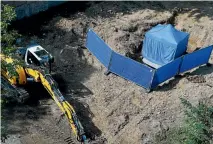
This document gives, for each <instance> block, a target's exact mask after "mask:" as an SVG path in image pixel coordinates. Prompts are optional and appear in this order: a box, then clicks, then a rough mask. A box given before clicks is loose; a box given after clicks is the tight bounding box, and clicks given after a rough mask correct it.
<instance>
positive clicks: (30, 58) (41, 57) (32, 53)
mask: <svg viewBox="0 0 213 144" xmlns="http://www.w3.org/2000/svg"><path fill="white" fill-rule="evenodd" d="M24 60H25V63H26V65H31V64H34V65H36V66H41V65H44V66H45V64H46V63H53V62H54V58H53V56H52V55H51V54H50V53H49V52H47V51H46V50H45V49H44V48H42V47H41V46H40V45H33V46H30V47H28V48H27V50H26V53H25V58H24Z"/></svg>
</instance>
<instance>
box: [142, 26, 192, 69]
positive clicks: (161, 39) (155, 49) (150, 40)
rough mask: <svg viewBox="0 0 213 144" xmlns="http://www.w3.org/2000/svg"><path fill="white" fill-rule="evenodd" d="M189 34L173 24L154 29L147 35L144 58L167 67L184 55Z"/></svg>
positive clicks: (144, 44) (144, 43)
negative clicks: (177, 28)
mask: <svg viewBox="0 0 213 144" xmlns="http://www.w3.org/2000/svg"><path fill="white" fill-rule="evenodd" d="M188 38H189V34H188V33H185V32H181V31H178V30H176V29H175V28H174V27H173V26H172V25H171V24H168V25H161V24H158V25H157V26H155V27H153V28H152V29H151V30H149V31H148V32H147V33H146V34H145V39H144V42H143V49H142V56H143V57H144V58H145V59H147V60H148V61H150V62H151V63H154V64H157V65H159V66H162V65H165V64H167V63H169V62H171V61H173V60H174V59H176V58H177V57H180V56H181V55H183V54H184V52H185V51H186V49H187V43H188Z"/></svg>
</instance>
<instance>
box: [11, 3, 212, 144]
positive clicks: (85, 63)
mask: <svg viewBox="0 0 213 144" xmlns="http://www.w3.org/2000/svg"><path fill="white" fill-rule="evenodd" d="M90 4H91V5H90V6H88V7H87V8H86V9H85V10H84V11H82V12H76V13H74V14H73V13H72V14H69V13H68V14H67V15H66V16H63V15H60V14H59V15H58V16H55V17H53V18H52V19H51V20H50V21H48V22H46V24H43V25H42V26H41V29H40V33H39V35H38V34H37V33H35V34H33V33H31V34H26V33H25V34H24V35H25V36H26V37H27V40H35V41H37V42H38V43H39V44H40V45H41V46H43V47H44V48H46V49H47V50H48V51H49V52H51V53H52V54H53V55H54V56H55V60H56V66H55V68H54V72H55V73H58V74H60V75H61V78H60V79H58V81H59V86H60V88H61V91H62V92H63V93H64V94H65V97H66V98H67V99H68V100H69V101H70V103H71V104H72V105H74V107H75V109H76V111H77V113H78V116H79V118H80V120H81V121H82V123H83V126H84V127H85V130H86V132H88V133H90V134H92V135H93V136H94V139H95V140H93V141H91V143H98V144H100V143H110V144H117V143H122V144H126V143H142V144H150V143H155V141H154V137H155V136H156V135H161V136H164V135H165V132H166V131H168V130H169V129H170V128H172V127H174V126H179V125H181V122H182V120H183V107H182V105H181V103H180V99H179V97H184V98H186V99H187V100H189V101H190V102H192V103H193V104H197V103H198V102H199V101H200V100H205V101H207V102H208V103H209V104H213V95H212V94H213V88H212V87H213V68H212V67H206V66H202V67H200V68H199V69H194V70H192V71H191V73H190V75H189V74H186V75H183V76H182V77H181V78H176V79H172V80H170V81H169V82H166V83H164V84H162V85H161V86H159V87H158V88H157V89H155V90H154V91H153V92H151V93H146V92H145V90H144V89H143V88H141V87H139V86H137V85H135V84H133V83H132V82H129V81H127V80H125V79H123V78H121V77H118V76H116V75H113V74H110V75H108V76H105V75H104V72H105V70H106V69H105V68H104V66H103V65H102V64H101V63H100V62H99V61H98V60H97V59H96V58H95V57H94V56H93V55H91V53H89V51H88V50H87V49H85V47H84V45H85V38H86V31H87V29H88V28H93V30H94V31H95V32H96V33H97V34H98V35H100V36H101V37H102V38H103V39H104V40H105V42H106V43H107V44H109V45H110V47H111V48H112V49H114V50H115V51H117V52H119V53H121V54H123V55H127V56H130V57H132V58H135V57H137V54H138V52H139V51H140V44H141V41H142V40H143V37H144V34H145V32H146V31H147V30H149V29H150V28H151V27H152V26H155V25H157V24H159V23H162V24H163V23H171V24H173V25H174V26H175V27H176V28H177V29H179V30H182V31H186V32H189V33H190V41H189V46H188V52H192V51H193V50H195V49H196V48H197V47H206V46H209V45H212V44H213V27H212V25H213V3H212V2H100V3H92V2H90ZM210 62H211V63H213V55H211V58H210ZM200 79H202V80H200ZM39 101H43V103H42V102H41V103H39V104H38V105H37V106H36V107H33V106H31V105H30V104H29V105H28V106H26V107H25V108H24V109H25V110H26V109H27V110H26V111H24V112H25V113H24V116H23V115H21V114H19V113H22V109H23V108H20V110H21V111H19V109H15V111H14V110H13V111H14V112H13V114H14V115H15V116H16V115H17V114H18V115H19V117H25V116H26V114H28V111H30V109H33V112H34V111H38V112H40V111H41V112H42V111H43V110H42V109H44V108H45V112H44V113H42V114H39V115H38V117H37V118H36V119H34V118H33V120H31V119H29V118H28V116H27V117H26V118H27V119H26V118H25V119H24V121H23V122H24V123H21V124H20V125H21V127H20V131H21V132H20V131H19V132H18V133H19V134H20V136H18V137H17V135H15V136H16V137H17V139H19V140H20V141H21V140H22V141H23V139H29V140H31V143H32V139H33V140H34V143H48V144H52V143H62V144H63V143H67V142H65V139H66V138H67V137H69V136H70V132H69V130H67V129H69V127H68V126H66V123H65V120H64V122H60V125H56V123H57V122H56V120H57V119H58V118H59V111H58V109H57V106H56V105H55V104H54V102H53V101H52V100H51V99H47V100H39ZM37 109H38V110H37ZM40 109H41V110H40ZM31 115H33V116H35V115H36V113H35V114H34V113H33V114H31ZM15 116H14V117H13V118H15ZM55 119H56V120H55ZM16 121H17V122H22V120H19V119H14V120H13V121H12V123H11V125H12V126H13V127H16V126H17V125H19V123H16ZM25 122H26V123H25ZM12 136H13V135H12ZM12 136H11V137H12ZM71 137H72V136H71ZM36 139H37V142H36ZM72 139H73V138H72ZM10 140H11V139H8V140H7V143H13V142H9V141H10ZM13 140H14V138H13ZM16 141H17V140H16ZM162 142H163V140H162ZM22 143H24V142H22ZM25 143H29V142H25ZM74 143H75V142H74Z"/></svg>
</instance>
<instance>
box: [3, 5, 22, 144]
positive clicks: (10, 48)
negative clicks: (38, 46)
mask: <svg viewBox="0 0 213 144" xmlns="http://www.w3.org/2000/svg"><path fill="white" fill-rule="evenodd" d="M1 7H2V9H1V23H0V24H1V53H2V54H4V56H6V57H12V58H14V59H15V60H14V62H13V63H9V64H8V63H6V62H4V61H1V70H2V69H7V70H8V71H9V73H10V76H13V75H16V74H17V73H16V71H15V69H14V65H16V64H22V62H21V60H20V59H19V58H18V57H17V56H16V55H15V50H16V46H15V40H16V38H17V37H18V36H20V35H19V34H18V33H17V31H15V30H9V26H10V24H11V22H12V21H13V20H14V19H15V18H16V14H15V10H14V8H13V7H11V6H9V5H2V6H1ZM8 93H10V91H7V90H5V89H4V86H3V84H2V82H1V99H0V103H1V109H2V108H4V107H5V104H7V103H9V101H8V99H7V98H6V97H4V96H5V95H7V94H8ZM6 131H7V124H6V122H5V119H4V117H3V109H2V116H1V140H2V141H3V140H4V139H5V138H6V133H7V132H6Z"/></svg>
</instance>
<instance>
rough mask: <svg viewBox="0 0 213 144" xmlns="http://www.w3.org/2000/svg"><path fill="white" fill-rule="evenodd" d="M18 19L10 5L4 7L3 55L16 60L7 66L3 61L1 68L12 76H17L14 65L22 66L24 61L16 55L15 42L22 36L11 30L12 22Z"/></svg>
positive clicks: (2, 25) (2, 11)
mask: <svg viewBox="0 0 213 144" xmlns="http://www.w3.org/2000/svg"><path fill="white" fill-rule="evenodd" d="M15 18H16V13H15V10H14V8H13V7H11V6H9V5H2V10H1V53H3V54H4V55H5V56H7V57H12V58H14V62H13V63H10V64H7V63H5V62H4V61H1V68H3V69H5V68H7V70H8V71H9V72H10V74H11V75H15V74H16V71H15V69H14V65H16V64H22V61H21V60H20V59H19V57H17V56H16V55H15V50H16V46H15V41H16V39H17V37H18V36H20V35H19V34H18V33H17V31H15V30H9V26H10V24H11V22H12V21H13V20H14V19H15Z"/></svg>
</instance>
